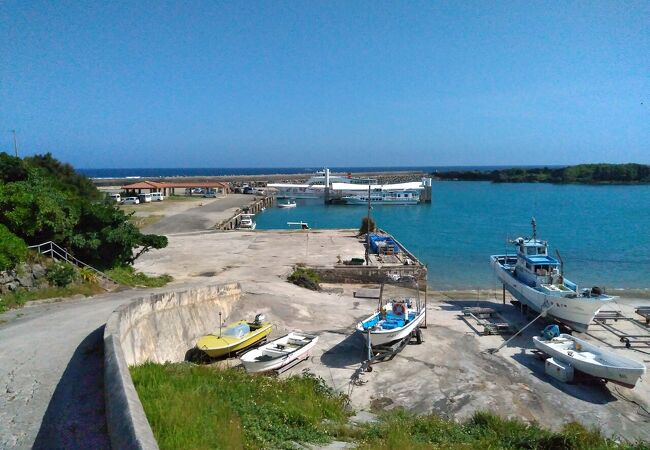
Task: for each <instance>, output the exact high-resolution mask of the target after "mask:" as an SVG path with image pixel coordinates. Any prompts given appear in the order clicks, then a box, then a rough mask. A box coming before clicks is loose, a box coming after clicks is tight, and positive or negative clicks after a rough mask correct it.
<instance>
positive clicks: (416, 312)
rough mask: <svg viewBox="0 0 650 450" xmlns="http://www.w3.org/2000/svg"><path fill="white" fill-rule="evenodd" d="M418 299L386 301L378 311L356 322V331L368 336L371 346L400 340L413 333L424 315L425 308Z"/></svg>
mask: <svg viewBox="0 0 650 450" xmlns="http://www.w3.org/2000/svg"><path fill="white" fill-rule="evenodd" d="M421 306H422V305H420V302H419V301H417V302H416V301H414V300H413V299H410V298H407V299H406V300H404V301H391V302H387V303H386V304H385V305H384V306H383V307H381V308H380V309H379V311H377V312H375V313H374V314H373V315H371V316H370V317H368V318H367V319H366V320H364V321H363V322H359V323H358V324H357V331H359V332H361V333H363V335H364V337H365V338H366V340H367V339H368V338H370V344H371V345H372V346H373V347H376V346H378V345H384V344H390V343H391V342H395V341H400V340H402V339H404V338H406V337H408V336H409V335H410V334H411V333H413V332H414V331H415V330H416V328H417V327H418V326H420V324H421V323H422V321H423V320H424V317H425V314H426V312H425V309H424V307H421Z"/></svg>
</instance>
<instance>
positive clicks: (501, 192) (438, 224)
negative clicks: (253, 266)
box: [257, 182, 650, 289]
mask: <svg viewBox="0 0 650 450" xmlns="http://www.w3.org/2000/svg"><path fill="white" fill-rule="evenodd" d="M432 192H433V201H432V203H431V204H422V205H416V206H375V207H373V210H372V216H373V218H374V220H375V221H376V223H377V225H378V226H380V227H381V228H383V229H385V230H387V231H389V232H390V233H392V234H394V235H395V237H396V238H397V239H398V240H400V241H401V242H402V243H403V244H404V245H405V246H407V247H408V248H409V249H410V250H411V251H412V252H414V253H415V254H416V256H418V258H420V260H422V261H423V262H425V263H426V264H427V265H428V268H429V283H430V285H431V286H433V287H434V288H436V289H459V288H495V287H498V284H497V282H496V278H495V277H494V275H493V274H492V271H491V268H490V266H489V256H490V255H492V254H502V253H504V252H505V251H506V249H507V250H508V252H509V253H512V252H513V247H512V246H511V245H506V239H508V238H515V237H518V236H530V235H531V226H530V220H531V217H532V216H534V217H535V218H536V219H537V229H538V237H540V238H541V239H545V240H548V241H549V245H550V247H551V252H552V253H553V254H555V249H559V250H560V252H561V254H562V257H563V258H564V262H565V274H566V276H567V278H569V279H571V280H572V281H574V282H577V283H578V285H579V286H585V287H588V286H589V287H590V286H603V287H607V288H649V287H650V186H648V185H639V186H587V185H553V184H494V183H490V182H437V183H434V185H433V191H432ZM296 202H297V204H298V207H297V208H293V209H280V208H269V209H267V210H266V211H264V212H262V213H260V214H259V215H258V216H257V225H258V228H259V229H286V228H287V222H288V221H301V220H302V221H304V222H308V223H309V225H310V227H312V228H358V227H359V225H360V224H361V220H362V218H363V217H364V216H365V214H366V208H365V207H364V206H346V205H324V204H323V203H322V202H321V201H318V200H297V201H296ZM359 256H361V255H359Z"/></svg>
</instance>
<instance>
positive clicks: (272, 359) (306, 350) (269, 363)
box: [240, 331, 318, 373]
mask: <svg viewBox="0 0 650 450" xmlns="http://www.w3.org/2000/svg"><path fill="white" fill-rule="evenodd" d="M317 342H318V336H315V335H312V334H306V333H300V332H298V331H293V332H291V333H289V334H287V335H286V336H282V337H281V338H279V339H276V340H274V341H271V342H269V343H268V344H265V345H263V346H261V347H258V348H256V349H253V350H251V351H249V352H246V353H244V354H243V355H242V356H241V358H240V359H241V362H242V363H243V364H244V368H245V369H246V371H247V372H250V373H258V372H269V371H271V370H279V369H281V368H283V367H286V366H289V365H294V364H297V363H299V362H300V361H303V360H305V359H307V358H309V356H311V350H312V349H313V348H314V346H315V345H316V343H317Z"/></svg>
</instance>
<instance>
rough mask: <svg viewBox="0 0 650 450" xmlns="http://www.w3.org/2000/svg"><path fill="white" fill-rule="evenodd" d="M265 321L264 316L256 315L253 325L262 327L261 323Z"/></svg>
mask: <svg viewBox="0 0 650 450" xmlns="http://www.w3.org/2000/svg"><path fill="white" fill-rule="evenodd" d="M265 320H266V316H265V315H264V314H257V315H256V316H255V320H254V321H253V323H254V324H255V325H262V323H264V321H265Z"/></svg>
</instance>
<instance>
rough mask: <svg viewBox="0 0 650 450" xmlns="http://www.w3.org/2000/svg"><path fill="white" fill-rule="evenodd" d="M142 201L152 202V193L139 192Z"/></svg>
mask: <svg viewBox="0 0 650 450" xmlns="http://www.w3.org/2000/svg"><path fill="white" fill-rule="evenodd" d="M138 198H139V199H140V203H151V194H138Z"/></svg>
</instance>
